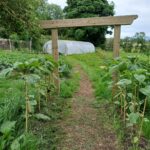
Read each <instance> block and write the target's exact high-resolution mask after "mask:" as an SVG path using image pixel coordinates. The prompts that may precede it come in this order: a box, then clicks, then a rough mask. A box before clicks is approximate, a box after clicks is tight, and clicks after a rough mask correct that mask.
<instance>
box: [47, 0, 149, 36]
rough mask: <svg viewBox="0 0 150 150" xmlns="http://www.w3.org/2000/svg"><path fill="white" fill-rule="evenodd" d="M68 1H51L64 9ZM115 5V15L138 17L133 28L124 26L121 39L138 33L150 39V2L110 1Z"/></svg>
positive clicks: (50, 0)
mask: <svg viewBox="0 0 150 150" xmlns="http://www.w3.org/2000/svg"><path fill="white" fill-rule="evenodd" d="M66 1H67V0H49V3H55V4H58V5H60V6H61V7H62V8H64V7H65V6H66ZM109 1H113V2H114V3H115V15H116V16H119V15H135V14H136V15H138V16H139V17H138V19H137V20H135V21H134V23H133V24H132V25H131V26H123V27H122V28H121V29H122V32H121V37H125V36H133V35H134V34H135V33H136V32H145V33H146V35H147V36H149V37H150V0H109Z"/></svg>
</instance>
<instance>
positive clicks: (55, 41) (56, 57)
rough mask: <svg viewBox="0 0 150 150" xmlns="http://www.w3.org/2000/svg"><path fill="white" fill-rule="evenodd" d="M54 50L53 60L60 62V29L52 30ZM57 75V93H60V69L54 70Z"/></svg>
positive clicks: (55, 80)
mask: <svg viewBox="0 0 150 150" xmlns="http://www.w3.org/2000/svg"><path fill="white" fill-rule="evenodd" d="M52 50H53V58H54V60H55V61H56V62H58V61H59V52H58V29H52ZM54 74H55V79H54V82H55V86H56V88H57V89H56V90H57V93H58V94H59V93H60V81H59V80H60V79H59V69H58V67H57V68H56V69H55V70H54Z"/></svg>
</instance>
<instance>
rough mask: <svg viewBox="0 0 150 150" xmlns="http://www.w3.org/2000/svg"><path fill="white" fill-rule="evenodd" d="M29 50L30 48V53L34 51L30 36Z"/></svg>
mask: <svg viewBox="0 0 150 150" xmlns="http://www.w3.org/2000/svg"><path fill="white" fill-rule="evenodd" d="M29 50H30V53H31V51H32V38H30V42H29Z"/></svg>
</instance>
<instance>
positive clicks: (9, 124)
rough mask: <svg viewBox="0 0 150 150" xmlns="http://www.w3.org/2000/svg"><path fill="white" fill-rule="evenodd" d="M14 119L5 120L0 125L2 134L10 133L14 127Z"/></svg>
mask: <svg viewBox="0 0 150 150" xmlns="http://www.w3.org/2000/svg"><path fill="white" fill-rule="evenodd" d="M15 124H16V121H6V122H4V123H3V124H2V125H1V127H0V132H1V133H3V134H8V133H10V132H11V131H12V130H13V128H14V127H15Z"/></svg>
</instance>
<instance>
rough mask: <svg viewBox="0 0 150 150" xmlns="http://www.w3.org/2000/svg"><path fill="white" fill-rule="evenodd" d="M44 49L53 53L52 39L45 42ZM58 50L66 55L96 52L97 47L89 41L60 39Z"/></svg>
mask: <svg viewBox="0 0 150 150" xmlns="http://www.w3.org/2000/svg"><path fill="white" fill-rule="evenodd" d="M43 51H44V52H45V53H49V54H52V41H48V42H46V43H45V44H44V46H43ZM58 51H59V53H61V54H64V55H71V54H83V53H94V52H95V47H94V45H93V44H92V43H89V42H80V41H67V40H58Z"/></svg>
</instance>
